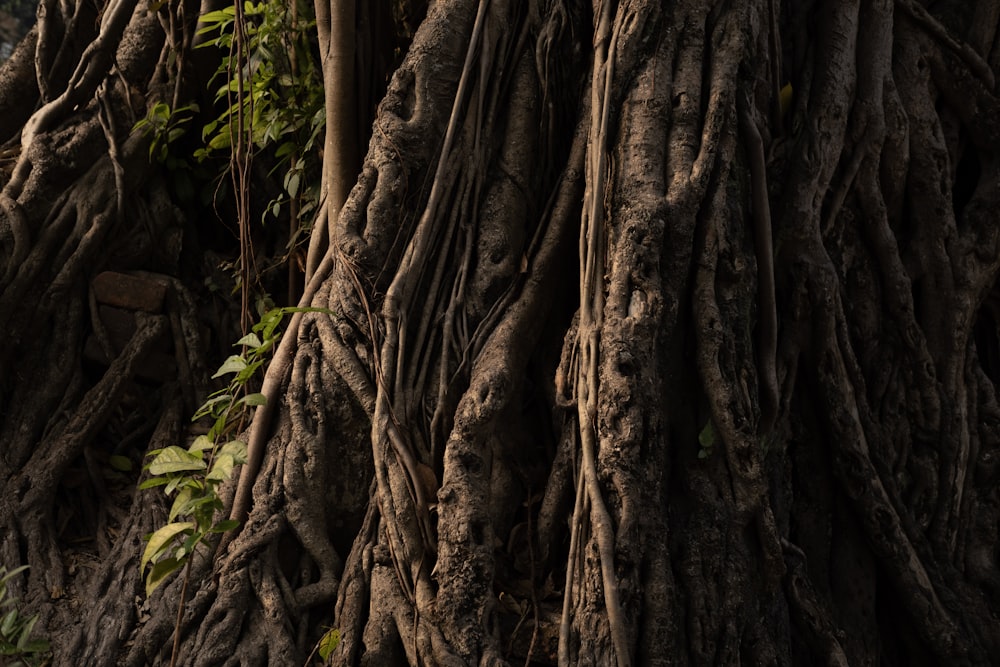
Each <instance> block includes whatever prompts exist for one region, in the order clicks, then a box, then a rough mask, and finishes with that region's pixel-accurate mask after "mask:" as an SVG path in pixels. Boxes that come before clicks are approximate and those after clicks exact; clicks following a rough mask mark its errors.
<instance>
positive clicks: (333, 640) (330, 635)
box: [316, 628, 340, 662]
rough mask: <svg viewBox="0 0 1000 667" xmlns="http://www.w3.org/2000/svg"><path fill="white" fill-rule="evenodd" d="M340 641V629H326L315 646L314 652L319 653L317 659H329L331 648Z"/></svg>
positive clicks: (335, 646) (324, 660)
mask: <svg viewBox="0 0 1000 667" xmlns="http://www.w3.org/2000/svg"><path fill="white" fill-rule="evenodd" d="M339 643H340V630H338V629H337V628H330V629H329V630H327V632H326V634H324V635H323V636H322V637H321V638H320V640H319V645H318V646H317V648H316V652H317V653H318V654H319V659H320V660H322V661H323V662H326V661H327V660H329V659H330V654H331V653H333V650H334V649H335V648H337V644H339Z"/></svg>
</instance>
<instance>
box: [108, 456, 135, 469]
mask: <svg viewBox="0 0 1000 667" xmlns="http://www.w3.org/2000/svg"><path fill="white" fill-rule="evenodd" d="M108 463H109V464H110V465H111V467H112V468H114V469H115V470H117V471H119V472H131V471H132V460H131V459H130V458H129V457H127V456H121V455H119V454H112V455H111V457H110V458H108Z"/></svg>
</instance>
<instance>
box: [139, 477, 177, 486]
mask: <svg viewBox="0 0 1000 667" xmlns="http://www.w3.org/2000/svg"><path fill="white" fill-rule="evenodd" d="M169 483H170V478H169V477H150V478H149V479H147V480H146V481H144V482H142V483H141V484H139V488H140V489H152V488H153V487H154V486H163V485H164V484H169Z"/></svg>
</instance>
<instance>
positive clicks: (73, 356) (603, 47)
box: [0, 0, 1000, 666]
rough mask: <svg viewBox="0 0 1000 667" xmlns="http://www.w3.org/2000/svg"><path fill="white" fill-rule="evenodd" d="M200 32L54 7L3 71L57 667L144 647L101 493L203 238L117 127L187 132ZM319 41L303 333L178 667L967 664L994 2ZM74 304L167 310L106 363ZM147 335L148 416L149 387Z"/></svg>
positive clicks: (712, 13) (577, 10)
mask: <svg viewBox="0 0 1000 667" xmlns="http://www.w3.org/2000/svg"><path fill="white" fill-rule="evenodd" d="M196 4H197V3H182V5H183V7H182V10H181V11H178V12H177V13H173V14H172V13H171V12H174V11H175V9H176V8H175V7H173V6H172V5H164V7H163V8H161V9H160V10H159V13H158V14H156V15H153V14H150V13H148V12H147V11H146V8H145V7H143V6H139V5H137V4H136V3H131V4H130V3H128V2H120V3H114V4H112V5H109V6H108V7H106V8H101V9H102V10H103V11H101V12H100V13H99V14H98V13H92V12H94V11H95V10H94V9H93V8H92V7H91V5H89V4H86V3H83V4H80V5H79V7H76V8H75V9H74V5H73V3H55V2H47V1H46V2H45V3H43V13H42V16H41V18H42V20H41V21H40V22H39V25H38V26H37V28H36V29H35V32H34V33H32V36H31V37H30V39H29V41H27V42H25V43H24V45H22V46H21V47H19V50H18V52H17V55H15V57H14V58H12V59H11V60H10V61H8V63H7V64H6V65H4V67H3V69H2V70H0V126H2V127H3V128H4V136H5V137H6V138H9V139H11V143H10V148H11V152H10V153H4V154H3V156H4V157H3V162H2V163H0V164H2V166H3V168H4V172H3V173H4V176H5V180H4V188H3V190H2V191H0V275H2V277H3V280H2V282H0V327H2V329H0V330H3V331H6V332H8V335H7V337H6V339H5V343H4V345H3V346H0V443H2V449H0V525H2V527H3V529H2V530H0V559H2V562H3V563H5V564H7V563H9V564H11V565H16V564H21V563H26V564H29V565H31V569H30V570H29V572H28V574H27V576H24V577H22V578H21V579H20V580H19V581H17V582H16V587H17V590H16V592H17V594H18V595H19V596H20V597H22V598H23V599H24V600H25V603H26V605H27V609H29V610H37V611H39V612H41V614H42V625H43V626H44V629H45V630H47V631H48V632H49V633H52V635H53V636H52V637H51V638H52V640H53V648H54V650H55V652H56V654H55V657H56V663H57V664H68V663H69V662H75V663H77V664H126V665H137V666H138V665H145V664H160V663H162V662H163V661H164V660H165V659H166V652H167V651H169V648H168V647H169V645H170V644H171V643H172V640H173V637H172V636H171V635H172V633H173V624H174V615H175V614H176V611H177V609H176V604H177V589H178V585H179V584H170V585H167V586H164V587H163V588H162V589H160V590H158V591H157V592H156V593H155V594H154V595H153V596H152V598H151V599H149V600H143V599H142V598H141V597H139V598H138V599H137V595H138V594H139V592H140V591H141V589H142V583H141V575H140V573H139V572H138V570H137V567H136V564H137V562H138V557H139V552H140V550H141V538H142V536H143V535H144V534H146V533H148V532H150V531H151V530H152V529H153V528H154V527H155V526H156V525H159V524H160V523H162V521H163V516H162V515H163V512H164V510H163V507H162V504H163V503H162V500H161V499H160V498H159V495H158V494H157V493H156V492H155V491H153V490H150V491H136V490H135V485H136V483H137V481H138V480H136V479H134V478H129V479H127V480H126V481H122V480H120V479H119V480H118V481H114V480H111V479H106V478H105V477H106V476H105V475H104V472H103V471H104V469H105V468H106V467H107V465H106V463H103V462H105V461H107V456H108V455H109V454H110V453H112V452H114V453H124V454H125V455H128V456H131V457H132V458H133V459H134V461H135V462H136V469H138V467H139V464H140V463H141V460H142V456H143V455H144V453H145V452H146V451H149V450H150V449H154V448H157V447H162V446H165V445H168V444H183V443H184V440H185V438H186V437H188V436H187V428H188V424H187V417H186V415H189V414H190V413H191V410H192V409H193V407H194V405H195V403H196V402H197V401H196V395H197V393H198V392H200V391H203V390H204V380H205V372H204V369H205V367H206V365H207V364H208V361H207V359H208V357H207V355H206V352H205V350H206V345H205V341H204V340H203V337H202V333H203V330H204V329H205V327H206V325H208V326H209V328H212V329H213V330H214V331H216V332H217V331H220V330H221V329H222V328H223V327H222V326H221V325H219V324H217V323H214V322H209V321H202V322H199V318H201V319H202V320H205V317H204V315H205V313H206V312H207V309H206V307H205V304H204V303H202V304H199V302H198V299H199V295H200V294H201V292H199V288H198V284H200V282H201V279H202V276H200V275H193V274H192V271H191V270H190V267H191V266H192V265H196V264H197V263H198V262H194V261H192V259H191V257H190V254H191V253H192V249H193V248H196V247H197V241H198V239H199V238H200V237H201V236H202V235H205V236H207V235H208V234H209V233H210V232H209V229H210V227H211V225H212V223H211V222H210V221H209V220H211V216H210V214H208V213H206V212H202V214H203V215H202V218H201V219H200V221H199V222H198V224H197V225H191V224H188V225H186V226H185V224H184V223H185V218H186V217H188V216H190V215H191V214H192V211H191V210H190V209H187V210H182V208H180V207H178V206H176V205H175V204H174V202H173V201H172V200H171V194H170V190H169V187H168V185H167V184H166V182H165V181H164V178H163V175H162V174H161V173H159V171H158V168H157V167H155V166H153V165H150V164H149V161H148V159H147V154H148V153H147V152H148V144H147V143H146V141H148V139H145V138H143V137H142V136H139V135H129V133H128V132H127V130H128V128H130V127H132V125H133V124H134V123H135V121H136V120H137V119H138V118H140V117H142V116H143V115H144V114H145V109H146V107H147V106H149V105H151V104H153V103H155V102H157V101H161V100H166V99H169V100H172V101H173V104H174V106H178V104H177V103H178V102H183V101H184V100H186V99H193V98H195V97H197V96H199V95H203V94H204V93H203V91H198V90H194V89H192V87H191V86H193V85H195V84H197V83H198V77H197V76H193V75H192V72H191V71H187V72H186V73H185V70H184V69H183V68H187V67H193V66H194V65H193V63H194V59H195V58H196V57H200V56H199V55H198V54H199V52H195V53H194V54H188V53H187V52H186V49H187V45H189V44H190V43H191V41H192V39H193V37H192V36H193V28H194V25H193V23H194V22H195V20H196V16H197V14H198V10H199V8H198V7H197V6H196ZM207 4H208V3H206V6H207ZM69 9H74V11H75V13H73V12H70V13H66V11H67V10H69ZM315 9H316V14H317V16H318V17H319V26H320V29H319V32H318V35H317V39H318V44H319V47H320V52H321V53H323V54H324V55H325V57H326V60H325V61H324V75H325V81H326V96H327V101H328V109H327V111H328V114H329V117H328V135H327V145H326V146H325V149H324V158H326V161H325V166H324V174H323V187H324V192H325V199H324V205H323V206H322V207H321V209H320V210H321V213H320V214H319V216H318V218H317V221H316V225H315V228H314V229H315V233H314V236H313V243H312V248H311V253H310V256H311V259H310V261H309V268H308V272H309V273H310V275H311V278H312V279H311V280H310V283H309V288H308V289H307V290H306V293H305V296H304V298H303V301H302V304H303V305H310V306H316V307H321V308H324V309H328V310H330V311H332V312H333V313H334V314H333V316H330V315H327V314H319V313H303V314H300V315H296V317H295V318H293V321H292V323H291V325H290V328H289V330H288V332H287V333H286V334H285V338H284V340H283V343H282V347H281V349H280V351H279V352H278V356H277V358H276V360H275V362H274V363H273V365H272V368H271V370H270V372H269V375H268V379H267V381H266V388H265V391H266V393H268V395H269V396H271V397H272V398H271V400H269V402H268V404H267V406H266V409H262V410H261V411H260V414H259V416H258V417H257V418H255V420H254V422H253V426H252V427H251V429H250V432H249V433H248V437H249V439H250V441H251V444H250V449H251V452H252V454H251V463H250V464H248V465H247V466H245V467H244V469H243V471H242V474H241V479H240V482H239V484H238V485H234V488H233V489H231V491H232V493H233V495H234V501H233V507H232V515H233V516H236V517H239V518H245V519H246V522H245V525H244V526H243V527H242V528H241V529H240V530H239V531H237V532H234V533H232V535H231V536H230V538H229V539H230V541H228V542H227V543H225V544H223V545H221V546H220V547H219V548H217V549H216V550H215V551H214V552H213V553H212V554H210V555H209V554H207V553H206V554H205V556H204V557H203V558H201V559H200V560H198V561H197V562H196V564H195V568H194V572H193V575H194V578H193V580H192V586H193V593H192V595H191V596H190V601H189V603H188V606H187V609H186V611H185V613H184V615H183V618H182V623H181V629H180V644H179V645H180V650H181V655H180V662H181V664H187V665H214V664H246V665H263V664H302V663H303V662H304V661H305V659H306V656H307V655H308V654H309V652H310V651H311V649H312V647H313V645H314V644H315V642H316V640H317V639H318V638H319V637H320V636H321V635H322V633H323V632H324V631H325V628H326V627H329V626H331V625H332V626H336V627H338V628H339V630H340V632H341V636H342V640H341V643H340V646H339V647H338V648H337V650H336V652H335V653H334V655H333V656H332V661H333V663H335V664H343V665H355V664H361V665H395V664H414V665H415V664H435V665H468V664H476V665H503V664H557V663H558V664H566V665H615V664H617V665H658V664H692V665H693V664H727V665H728V664H738V663H739V664H742V663H747V664H778V665H793V664H794V665H798V664H803V665H805V664H817V663H824V662H825V663H830V664H838V665H848V664H849V665H864V664H876V663H878V664H886V665H934V664H949V665H952V664H954V665H963V664H967V665H981V664H989V661H990V659H991V656H993V655H995V654H996V653H997V652H998V650H1000V626H998V623H997V620H996V619H997V617H998V614H1000V571H998V562H997V560H998V556H997V554H998V549H997V545H998V539H1000V534H998V528H997V527H998V525H1000V497H998V493H1000V491H998V489H1000V485H998V484H997V483H996V482H997V471H998V467H997V465H996V457H997V446H998V442H1000V437H998V436H1000V433H998V428H1000V406H998V404H997V396H996V382H998V381H1000V307H998V306H997V304H998V303H1000V298H998V297H997V293H996V285H997V274H998V271H1000V247H998V244H1000V233H998V226H997V224H996V211H997V210H1000V185H998V184H1000V173H998V163H997V159H996V157H995V156H996V155H997V150H996V143H997V137H996V130H995V127H994V125H995V123H994V122H993V119H994V116H995V114H994V113H992V111H993V110H995V109H996V108H997V107H998V104H997V97H996V83H995V72H996V68H997V66H998V64H1000V50H998V48H1000V47H998V46H997V45H998V44H1000V40H998V39H997V37H998V27H1000V10H998V9H997V8H996V7H995V3H991V2H964V1H962V2H959V1H958V0H954V1H950V2H949V1H945V2H938V3H934V4H933V5H932V6H931V7H929V8H926V7H924V6H923V5H921V4H920V3H916V2H911V1H909V0H899V1H897V2H890V1H889V0H879V1H877V2H871V3H859V2H851V1H847V0H815V1H814V2H810V3H782V2H779V1H778V0H756V1H753V2H747V3H725V2H719V3H703V2H695V1H694V0H690V1H689V0H680V1H679V2H675V3H671V4H669V6H666V5H664V4H663V3H659V2H654V1H652V0H619V1H617V2H614V1H611V0H604V1H603V2H592V3H591V2H584V1H582V0H544V1H542V0H537V1H531V2H527V3H523V2H515V1H513V0H490V1H486V0H483V1H481V2H480V1H472V0H440V1H438V2H436V3H429V4H425V3H413V2H400V3H396V2H384V3H382V2H379V3H371V4H369V5H361V6H359V5H358V4H355V3H350V2H347V3H345V2H341V1H340V0H336V1H331V2H330V3H323V2H319V3H317V5H316V8H315ZM389 15H395V16H397V17H398V18H399V19H400V23H406V24H407V25H412V26H414V27H415V28H416V30H415V32H414V33H412V42H411V43H409V44H408V48H406V49H403V51H405V55H401V56H400V63H399V65H398V67H397V68H396V69H395V71H394V72H392V77H391V80H389V82H388V84H387V90H386V92H385V95H384V97H383V99H382V100H381V102H380V103H379V105H378V109H377V112H375V113H374V115H373V117H372V118H371V119H364V118H363V116H364V113H365V110H364V107H363V104H359V103H358V100H357V99H353V102H352V98H351V96H350V95H344V94H342V93H343V90H344V89H354V88H356V87H360V86H361V85H362V84H363V83H364V84H365V85H367V84H368V83H370V82H369V81H367V79H365V77H364V76H361V75H359V72H371V71H373V70H372V69H371V68H372V67H373V63H377V62H386V61H387V60H388V59H389V58H390V57H391V56H392V54H391V53H390V54H389V55H386V54H384V53H374V52H373V49H374V45H375V44H376V43H377V40H376V39H375V38H374V36H373V35H374V32H375V31H376V27H380V26H382V25H383V24H381V23H379V20H376V18H377V17H379V16H381V17H386V16H389ZM366 30H369V31H370V32H366ZM408 30H409V28H406V29H400V34H411V33H408V32H407V31H408ZM351 39H353V43H352V42H351ZM338 47H340V50H338ZM172 51H173V52H175V56H173V57H172V56H171V55H170V54H171V52H172ZM389 51H391V49H389ZM85 53H86V54H87V55H86V57H83V58H82V60H81V57H82V56H84V54H85ZM201 53H202V54H203V53H204V52H201ZM401 54H402V51H401ZM77 62H83V63H84V64H83V65H81V67H80V68H79V70H74V69H73V67H74V66H75V63H77ZM351 63H353V64H351ZM376 69H377V68H376ZM352 78H353V79H354V82H353V83H352ZM369 78H371V77H370V76H369ZM362 79H365V80H362ZM786 83H790V84H791V85H792V90H793V97H792V101H793V104H792V106H791V108H789V109H788V110H787V111H786V113H785V114H784V115H783V116H782V114H781V113H780V105H779V104H778V100H777V97H776V96H777V94H778V91H780V90H781V89H782V88H783V87H784V85H785V84H786ZM15 95H16V96H23V97H25V98H28V97H30V98H32V99H34V100H36V101H37V109H36V111H35V112H34V113H33V114H32V115H31V117H30V118H29V117H28V116H26V115H24V113H22V111H21V110H20V107H18V106H17V105H13V104H11V103H10V100H11V98H12V96H15ZM361 97H364V96H361ZM338 114H339V115H338ZM352 116H353V117H352ZM337 118H340V119H342V120H336V119H337ZM368 120H371V121H372V122H371V123H370V124H369V122H368ZM369 125H370V128H371V136H370V141H369V142H368V144H367V153H366V155H365V157H364V159H363V160H361V159H360V158H359V157H358V156H357V153H356V152H355V153H353V154H352V150H354V149H352V148H351V145H352V144H353V143H354V142H353V140H354V139H355V138H356V137H354V134H355V132H354V130H352V129H351V128H354V127H367V126H369ZM345 137H346V138H345ZM365 139H366V140H367V139H369V137H367V136H366V137H365ZM103 271H114V272H119V273H123V274H130V275H145V276H146V277H147V278H148V277H149V276H150V273H154V274H157V275H163V276H169V278H165V279H164V280H166V283H165V284H169V289H168V290H167V292H166V294H167V297H166V300H165V303H164V304H163V306H162V309H161V311H160V312H158V313H149V314H146V315H143V316H141V317H139V318H138V319H137V320H136V326H135V328H134V333H132V334H131V337H130V338H129V339H128V340H127V341H125V342H124V344H122V341H121V340H119V338H120V336H117V334H116V335H112V333H113V332H108V331H106V330H105V329H106V327H105V326H104V321H103V320H102V316H101V312H102V311H101V304H100V303H99V302H98V299H97V296H96V295H94V294H92V293H91V292H92V290H91V289H90V287H89V286H90V285H91V284H92V282H93V281H94V279H95V277H96V276H98V275H99V274H100V273H101V272H103ZM140 271H145V272H149V273H146V274H140V273H138V272H140ZM102 280H103V279H98V280H97V282H98V285H97V287H98V290H97V291H98V292H101V290H102V289H103V287H102V286H101V281H102ZM102 294H103V292H102ZM101 298H102V299H104V298H106V297H104V296H102V297H101ZM153 310H155V308H154V309H153ZM129 331H132V329H129ZM91 336H93V340H94V341H96V343H95V344H96V345H97V347H98V348H99V350H100V351H101V352H102V353H103V355H104V357H102V358H107V362H108V365H107V368H104V367H103V366H101V367H95V366H94V365H93V364H91V362H88V361H87V360H86V359H85V358H84V356H83V355H84V348H85V345H84V343H85V341H86V340H87V339H88V338H89V337H91ZM116 336H117V337H116ZM164 337H166V338H167V339H168V340H169V341H170V343H169V348H170V349H171V350H172V354H173V356H174V358H175V361H176V367H177V371H178V380H177V381H174V380H167V381H166V382H161V381H157V382H156V383H152V384H151V383H150V381H149V380H141V379H140V380H137V379H136V377H137V376H138V375H141V374H142V373H141V371H142V369H143V367H144V364H148V363H149V361H148V360H146V361H144V358H145V359H148V358H149V355H150V353H152V352H156V351H157V350H159V349H160V348H159V347H158V346H162V345H163V340H164ZM706 425H710V427H711V428H710V429H706ZM703 433H711V434H712V440H711V442H707V445H710V447H708V446H706V447H704V448H703V447H702V445H700V444H699V434H703ZM702 444H706V443H704V442H703V443H702ZM700 450H701V451H700ZM699 454H701V455H699ZM102 466H103V467H102ZM109 493H111V494H117V495H116V496H115V497H116V498H120V499H122V502H123V503H124V504H125V505H126V508H125V509H123V510H122V511H116V510H114V509H113V504H112V505H109V504H108V502H107V500H106V497H107V494H109ZM81 600H86V601H87V603H86V604H85V605H84V604H81V603H80V602H81ZM61 627H65V628H69V629H68V630H65V631H62V632H60V630H59V628H61Z"/></svg>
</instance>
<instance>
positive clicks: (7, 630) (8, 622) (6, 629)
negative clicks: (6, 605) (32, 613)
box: [0, 609, 17, 637]
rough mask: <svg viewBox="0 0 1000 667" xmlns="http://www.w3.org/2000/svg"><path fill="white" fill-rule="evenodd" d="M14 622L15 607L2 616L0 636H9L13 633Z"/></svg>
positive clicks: (15, 620)
mask: <svg viewBox="0 0 1000 667" xmlns="http://www.w3.org/2000/svg"><path fill="white" fill-rule="evenodd" d="M16 624H17V609H11V610H10V611H9V612H7V615H6V616H4V617H3V620H2V621H0V636H3V637H10V636H11V635H13V634H14V630H15V626H16Z"/></svg>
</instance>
